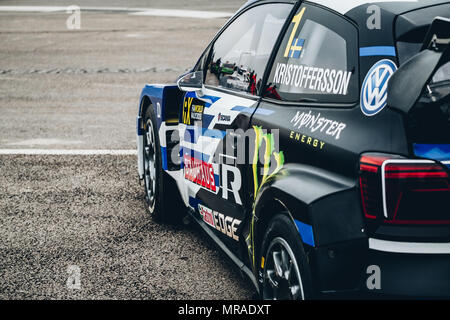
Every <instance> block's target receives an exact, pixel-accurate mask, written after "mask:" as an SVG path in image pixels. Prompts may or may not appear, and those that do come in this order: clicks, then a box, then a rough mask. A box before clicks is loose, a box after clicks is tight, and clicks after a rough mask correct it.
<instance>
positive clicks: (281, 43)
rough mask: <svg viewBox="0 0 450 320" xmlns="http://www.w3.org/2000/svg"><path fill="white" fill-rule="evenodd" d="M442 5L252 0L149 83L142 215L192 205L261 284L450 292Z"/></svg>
mask: <svg viewBox="0 0 450 320" xmlns="http://www.w3.org/2000/svg"><path fill="white" fill-rule="evenodd" d="M449 18H450V3H449V2H447V1H440V0H434V1H431V0H416V1H400V0H397V1H378V0H372V1H358V0H352V1H334V0H316V1H287V0H285V1H281V0H280V1H276V0H275V1H250V2H248V3H247V4H246V5H244V6H243V7H242V8H241V9H240V10H239V11H238V12H237V13H236V14H235V15H234V16H233V17H232V18H231V19H230V20H229V21H228V22H227V23H226V25H225V26H224V27H223V28H222V29H221V30H220V32H219V33H218V34H217V35H216V36H215V38H214V39H213V41H212V42H211V43H210V45H209V46H208V47H207V48H206V50H205V51H204V53H203V54H202V56H201V57H200V59H199V60H198V62H197V64H196V65H195V67H194V68H193V69H192V70H191V71H190V72H189V73H187V74H185V75H183V76H181V77H180V78H179V79H178V82H177V83H176V84H166V85H147V86H145V88H144V89H143V91H142V95H141V99H140V107H139V114H138V118H137V137H138V154H139V157H138V158H139V159H138V165H139V177H140V178H141V179H143V180H144V181H145V191H146V201H147V207H148V209H149V211H150V213H151V216H152V217H153V218H154V219H155V220H157V221H166V222H174V221H177V220H179V219H180V218H182V217H184V216H186V214H188V216H191V217H192V218H193V220H195V221H196V222H198V224H199V225H200V226H201V227H202V228H203V229H204V231H206V233H207V234H208V235H209V236H210V237H211V238H212V239H213V240H214V241H215V242H216V243H217V244H218V245H219V246H220V247H221V248H222V249H223V250H224V252H225V253H226V254H227V255H228V256H229V257H230V258H231V259H232V260H233V261H234V262H235V263H236V264H237V265H238V266H239V268H240V269H241V270H242V271H243V273H244V274H246V275H247V276H248V277H249V278H250V279H251V280H252V282H253V283H254V286H255V288H256V290H257V291H258V293H259V294H260V297H261V298H264V299H307V298H317V297H322V296H323V295H325V294H327V293H336V292H365V293H380V294H385V295H389V296H397V295H399V296H405V295H406V296H417V297H450V208H449V203H450V185H449V181H450V180H449V165H450V144H449V143H450V110H449V105H450V63H449V56H450V49H449V42H450V20H449ZM218 70H221V72H218ZM224 70H232V71H230V72H226V71H224Z"/></svg>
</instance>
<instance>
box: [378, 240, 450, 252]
mask: <svg viewBox="0 0 450 320" xmlns="http://www.w3.org/2000/svg"><path fill="white" fill-rule="evenodd" d="M369 249H372V250H377V251H384V252H394V253H420V254H450V243H426V242H397V241H387V240H379V239H372V238H369Z"/></svg>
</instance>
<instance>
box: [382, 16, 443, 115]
mask: <svg viewBox="0 0 450 320" xmlns="http://www.w3.org/2000/svg"><path fill="white" fill-rule="evenodd" d="M449 44H450V19H447V18H442V17H437V18H435V19H434V20H433V22H432V24H431V26H430V28H429V29H428V32H427V34H426V36H425V40H424V42H423V45H422V50H421V51H420V52H419V53H418V54H416V55H415V56H413V57H412V58H411V59H409V60H408V61H406V62H405V63H404V64H403V65H401V66H400V68H399V69H398V70H397V71H396V72H395V73H394V74H393V75H392V77H391V78H390V79H389V84H388V97H387V105H388V106H389V107H390V108H393V109H396V110H399V111H401V112H404V113H409V111H410V110H411V108H412V107H413V106H414V105H415V104H416V102H417V100H418V99H419V98H420V96H421V94H422V92H423V90H424V88H425V86H426V85H427V84H428V83H429V81H430V79H431V78H432V76H433V75H434V73H435V72H436V71H437V70H438V69H439V68H440V67H441V66H442V65H443V64H445V63H446V62H448V61H449V60H450V49H449V48H450V45H449Z"/></svg>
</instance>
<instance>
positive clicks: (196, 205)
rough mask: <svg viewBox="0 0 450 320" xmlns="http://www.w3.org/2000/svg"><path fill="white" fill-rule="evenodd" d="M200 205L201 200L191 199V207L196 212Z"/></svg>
mask: <svg viewBox="0 0 450 320" xmlns="http://www.w3.org/2000/svg"><path fill="white" fill-rule="evenodd" d="M199 203H200V200H199V199H196V198H193V197H189V206H191V207H192V208H194V209H195V210H197V208H198V205H199Z"/></svg>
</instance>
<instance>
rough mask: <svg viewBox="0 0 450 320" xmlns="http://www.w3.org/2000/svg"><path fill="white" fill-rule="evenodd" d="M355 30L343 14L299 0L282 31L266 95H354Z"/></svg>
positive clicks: (321, 98) (333, 98) (332, 98)
mask: <svg viewBox="0 0 450 320" xmlns="http://www.w3.org/2000/svg"><path fill="white" fill-rule="evenodd" d="M357 37H358V35H357V30H356V28H355V27H354V26H353V25H352V24H351V23H350V22H348V21H347V20H345V19H344V18H341V17H339V16H338V15H335V14H334V13H331V12H329V11H327V10H324V9H321V8H318V7H315V6H310V5H303V6H301V7H300V8H299V10H298V12H297V14H296V15H295V16H294V18H293V19H292V23H291V25H290V27H289V29H288V30H287V32H286V34H285V35H284V39H283V42H282V44H281V46H280V48H279V50H278V53H277V56H276V59H275V62H274V64H273V66H272V70H271V74H270V76H269V79H268V92H267V93H266V94H265V95H266V97H269V98H274V99H279V100H284V101H301V100H303V101H305V100H306V101H308V100H310V101H317V102H343V103H350V102H355V101H357V100H358V96H359V92H358V82H359V81H358V80H359V79H358V76H359V75H358V56H357V53H358V38H357Z"/></svg>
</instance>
